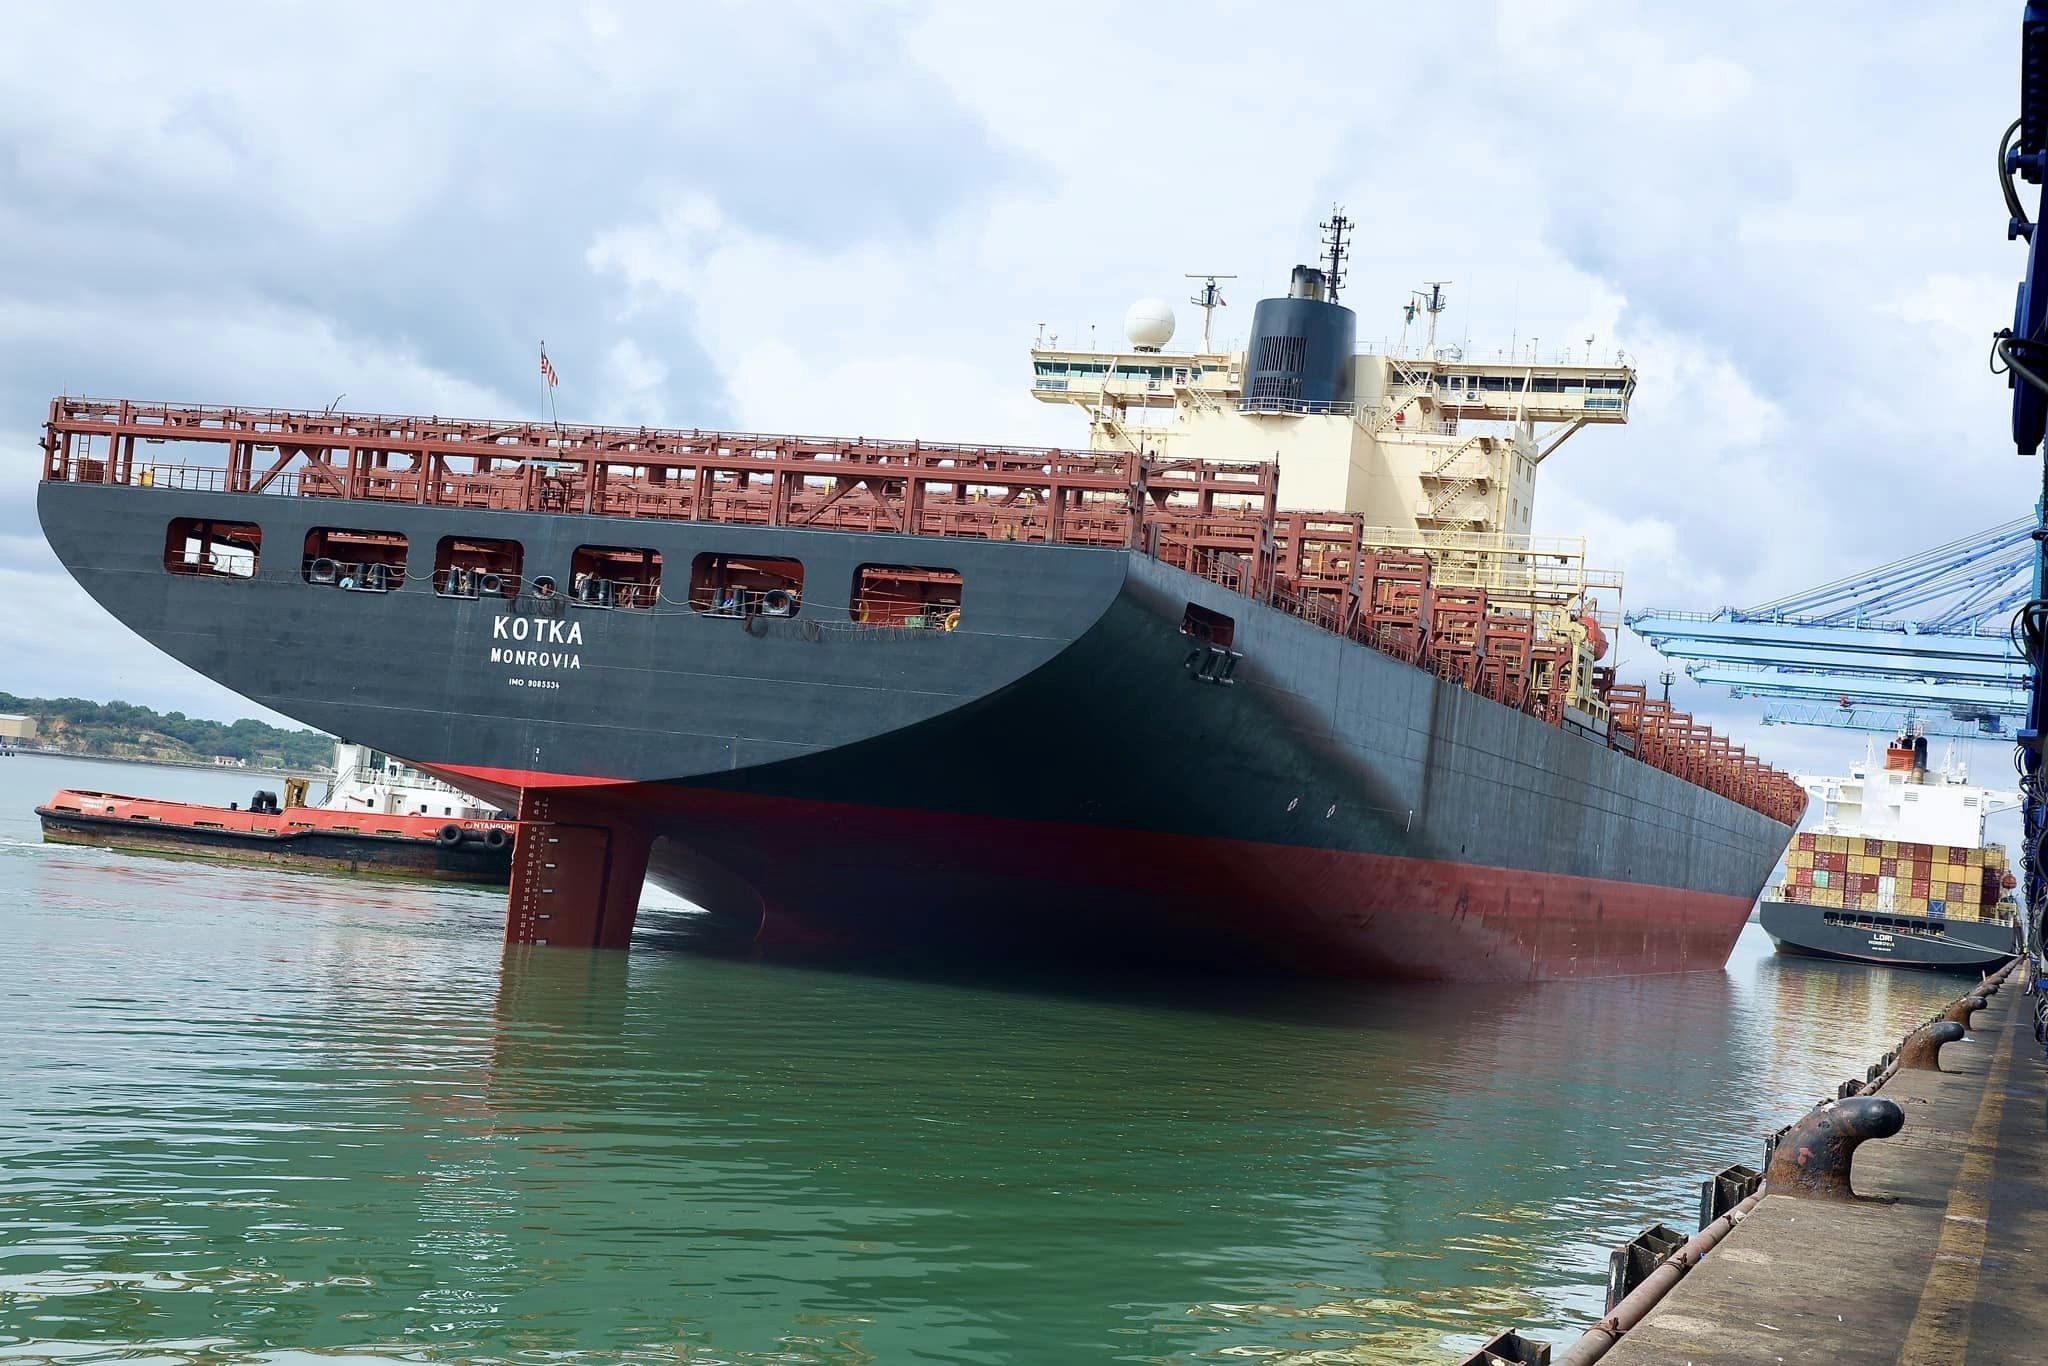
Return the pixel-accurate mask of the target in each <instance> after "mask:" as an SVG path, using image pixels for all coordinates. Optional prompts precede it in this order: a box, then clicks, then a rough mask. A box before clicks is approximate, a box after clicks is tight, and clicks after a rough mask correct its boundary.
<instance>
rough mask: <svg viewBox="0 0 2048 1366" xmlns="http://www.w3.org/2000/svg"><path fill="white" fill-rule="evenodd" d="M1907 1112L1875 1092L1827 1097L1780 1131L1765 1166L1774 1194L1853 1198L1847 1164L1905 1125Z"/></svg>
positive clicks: (1766, 1184)
mask: <svg viewBox="0 0 2048 1366" xmlns="http://www.w3.org/2000/svg"><path fill="white" fill-rule="evenodd" d="M1905 1123H1906V1112H1905V1111H1904V1110H1902V1109H1900V1108H1899V1107H1898V1105H1897V1104H1896V1103H1895V1102H1893V1101H1889V1100H1884V1099H1881V1098H1879V1097H1877V1096H1851V1097H1849V1098H1848V1099H1846V1100H1829V1101H1823V1102H1821V1103H1820V1104H1819V1105H1816V1106H1815V1107H1814V1108H1813V1109H1812V1110H1810V1111H1808V1112H1807V1113H1806V1115H1805V1116H1804V1117H1803V1118H1801V1119H1799V1120H1796V1121H1794V1122H1793V1123H1792V1125H1791V1126H1790V1127H1788V1128H1787V1129H1785V1131H1784V1132H1783V1133H1782V1134H1780V1135H1779V1137H1778V1141H1777V1144H1776V1146H1775V1147H1773V1148H1772V1150H1771V1158H1770V1162H1769V1164H1768V1165H1767V1166H1766V1167H1765V1168H1764V1188H1765V1189H1766V1190H1767V1191H1768V1192H1770V1193H1771V1194H1772V1195H1798V1196H1807V1197H1813V1198H1818V1199H1826V1200H1853V1199H1855V1198H1856V1192H1855V1191H1854V1190H1853V1189H1852V1188H1851V1187H1850V1184H1849V1168H1850V1164H1851V1162H1852V1161H1853V1160H1854V1157H1855V1153H1856V1149H1857V1148H1858V1147H1860V1146H1862V1144H1863V1143H1864V1142H1865V1141H1867V1140H1869V1139H1873V1138H1890V1137H1891V1136H1892V1135H1893V1134H1895V1133H1897V1132H1898V1131H1899V1130H1900V1129H1902V1128H1904V1127H1905Z"/></svg>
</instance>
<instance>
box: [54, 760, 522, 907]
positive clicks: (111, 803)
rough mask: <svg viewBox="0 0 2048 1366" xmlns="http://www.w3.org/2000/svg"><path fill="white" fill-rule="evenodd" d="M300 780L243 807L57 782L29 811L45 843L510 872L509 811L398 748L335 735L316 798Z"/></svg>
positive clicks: (392, 868) (314, 864)
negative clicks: (322, 789) (311, 799)
mask: <svg viewBox="0 0 2048 1366" xmlns="http://www.w3.org/2000/svg"><path fill="white" fill-rule="evenodd" d="M308 789H309V784H308V782H307V780H306V779H304V778H288V779H286V780H285V784H284V800H283V801H282V802H280V801H279V800H278V798H277V794H276V793H274V792H270V791H258V792H257V793H256V794H255V795H254V796H253V797H251V798H250V801H249V804H248V806H246V807H244V806H242V805H241V804H240V803H238V802H234V803H230V804H228V805H227V806H209V805H205V804H202V803H196V802H168V801H158V800H155V799H154V798H150V797H129V796H123V795H120V794H118V793H112V792H85V791H80V790H76V789H72V788H66V789H64V790H63V791H61V792H58V793H57V794H56V795H55V796H53V797H51V798H50V800H49V801H48V802H46V803H44V804H43V805H41V806H38V807H37V808H36V816H37V817H38V818H39V819H40V820H41V821H42V826H43V839H44V840H46V841H48V842H49V843H51V844H91V845H97V846H99V847H100V848H103V849H120V850H124V851H129V852H136V853H149V854H172V855H178V856H182V857H187V858H204V859H211V860H216V861H219V862H224V863H249V864H269V865H274V866H279V867H286V868H294V869H300V870H303V871H307V872H321V873H340V874H350V875H356V876H369V877H394V878H418V879H424V880H427V881H434V882H466V883H473V884H477V885H480V886H487V887H503V886H506V885H508V884H509V883H510V882H511V879H512V837H513V832H514V830H515V829H516V826H515V825H514V823H513V822H511V821H509V820H505V819H504V818H503V817H502V815H501V813H500V812H499V811H497V810H496V809H495V808H493V807H491V806H489V805H487V804H485V803H483V802H481V801H478V800H477V799H476V798H475V797H472V796H470V795H469V794H467V793H465V792H463V791H461V790H460V789H458V788H455V787H452V786H450V785H449V784H447V783H444V782H442V781H441V780H439V779H438V778H435V777H432V776H431V775H429V774H425V773H422V772H420V771H419V770H418V769H415V768H413V767H411V766H410V765H408V764H406V763H404V762H402V761H400V760H398V759H394V758H391V757H390V756H389V755H385V754H381V753H379V752H377V751H376V750H372V749H370V748H368V747H367V746H364V745H352V744H346V743H344V744H340V745H337V746H336V747H335V763H334V777H333V779H332V780H331V781H330V782H329V783H328V785H327V792H326V794H325V795H324V796H323V797H322V798H321V800H320V804H319V805H318V806H312V805H308V804H307V801H306V795H307V792H308Z"/></svg>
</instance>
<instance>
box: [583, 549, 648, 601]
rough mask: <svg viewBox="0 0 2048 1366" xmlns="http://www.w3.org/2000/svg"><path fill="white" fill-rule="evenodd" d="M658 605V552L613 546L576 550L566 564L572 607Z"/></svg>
mask: <svg viewBox="0 0 2048 1366" xmlns="http://www.w3.org/2000/svg"><path fill="white" fill-rule="evenodd" d="M660 601H661V552H660V551H658V550H630V549H626V548H624V547H621V546H615V545H585V546H578V547H577V548H576V554H575V556H574V557H573V558H572V559H571V560H570V561H569V602H570V605H572V606H575V607H653V606H654V605H655V604H657V603H659V602H660Z"/></svg>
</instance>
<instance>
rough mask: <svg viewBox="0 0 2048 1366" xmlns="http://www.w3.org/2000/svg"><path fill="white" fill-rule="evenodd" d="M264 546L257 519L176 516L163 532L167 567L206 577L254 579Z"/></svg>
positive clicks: (181, 572) (182, 572)
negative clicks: (253, 520)
mask: <svg viewBox="0 0 2048 1366" xmlns="http://www.w3.org/2000/svg"><path fill="white" fill-rule="evenodd" d="M262 548H263V532H262V529H261V528H259V527H258V526H257V525H256V524H255V523H254V522H216V521H213V520H212V519H210V518H206V517H177V518H173V519H172V521H171V525H170V528H169V530H167V531H166V532H165V533H164V569H165V571H166V572H168V573H172V574H196V575H200V576H203V577H207V578H222V579H253V578H255V577H256V559H257V555H258V552H259V551H261V550H262Z"/></svg>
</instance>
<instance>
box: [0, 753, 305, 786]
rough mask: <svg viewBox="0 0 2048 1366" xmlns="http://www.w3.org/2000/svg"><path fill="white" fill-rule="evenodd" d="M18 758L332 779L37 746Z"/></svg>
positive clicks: (292, 771)
mask: <svg viewBox="0 0 2048 1366" xmlns="http://www.w3.org/2000/svg"><path fill="white" fill-rule="evenodd" d="M12 748H13V751H14V753H16V754H28V755H34V756H35V757H36V758H38V759H84V760H85V761H87V762H88V763H94V764H141V765H143V766H144V767H146V768H184V769H194V770H198V771H201V772H205V773H239V774H243V775H245V776H247V777H251V778H308V779H325V778H327V777H328V776H329V775H328V774H326V773H322V772H317V771H315V770H312V769H298V768H257V767H256V766H255V765H254V764H251V765H250V766H249V767H247V768H230V767H229V766H228V765H226V764H213V763H202V762H200V761H199V760H196V759H138V758H135V757H133V756H132V755H127V754H77V753H74V752H72V751H71V750H68V749H42V748H40V747H38V746H35V745H15V746H13V747H12Z"/></svg>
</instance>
